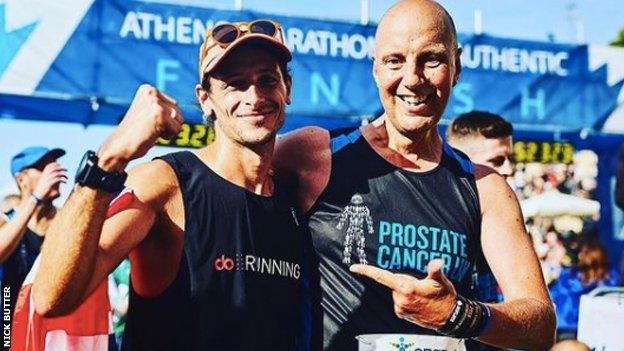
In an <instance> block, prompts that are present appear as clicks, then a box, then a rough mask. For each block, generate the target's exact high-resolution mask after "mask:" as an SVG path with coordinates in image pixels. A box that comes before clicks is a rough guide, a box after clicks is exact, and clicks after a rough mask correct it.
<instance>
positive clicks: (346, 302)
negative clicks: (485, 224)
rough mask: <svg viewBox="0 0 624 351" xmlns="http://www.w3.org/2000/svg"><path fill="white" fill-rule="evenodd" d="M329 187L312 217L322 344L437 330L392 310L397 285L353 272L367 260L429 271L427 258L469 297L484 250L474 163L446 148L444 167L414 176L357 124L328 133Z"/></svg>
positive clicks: (337, 346)
mask: <svg viewBox="0 0 624 351" xmlns="http://www.w3.org/2000/svg"><path fill="white" fill-rule="evenodd" d="M331 148H332V161H331V173H330V178H329V183H328V185H327V187H326V188H325V190H324V191H323V193H322V194H321V195H320V197H319V199H318V200H317V202H316V204H315V205H314V206H313V208H312V209H311V210H310V211H309V213H308V214H307V220H308V221H309V226H310V229H311V231H312V239H313V241H314V246H315V249H316V253H317V259H318V261H319V266H318V267H319V272H317V273H318V274H320V279H321V286H322V291H323V296H322V308H323V314H324V315H323V329H324V349H325V350H341V351H344V350H357V347H358V346H357V345H358V341H357V340H356V336H358V335H362V334H377V333H382V334H385V333H387V334H435V332H433V331H431V330H428V329H424V328H420V327H418V326H416V325H415V324H412V323H410V322H407V321H404V320H402V319H399V318H398V317H397V316H396V315H395V314H394V309H393V302H392V296H391V292H390V289H388V288H387V287H385V286H383V285H381V284H379V283H377V282H375V281H373V280H371V279H369V278H366V277H360V276H357V275H356V274H354V273H351V272H350V271H349V265H350V264H354V263H367V264H370V265H375V266H377V267H381V268H383V269H387V270H390V271H392V272H397V273H405V274H410V275H413V276H415V277H417V278H424V277H425V276H426V268H427V264H428V262H429V261H430V260H432V259H435V258H441V259H442V260H444V263H445V266H444V268H443V271H444V273H445V274H446V275H447V277H448V278H449V279H450V280H451V281H452V282H453V284H454V285H455V288H456V289H457V291H458V293H459V294H462V295H463V296H467V297H470V296H471V295H472V293H471V281H472V273H473V269H474V264H475V261H476V260H477V259H478V257H480V256H481V248H480V218H481V215H480V207H479V201H478V198H477V189H476V183H475V178H474V174H473V173H474V172H473V168H472V164H471V163H470V161H469V159H468V158H467V157H466V156H465V155H463V154H460V153H459V152H457V151H455V150H454V149H452V148H451V147H450V146H448V145H447V144H444V149H443V155H442V159H441V162H440V165H439V166H437V167H436V168H435V169H433V170H431V171H427V172H420V173H416V172H410V171H406V170H403V169H400V168H397V167H396V166H394V165H392V164H390V163H389V162H387V161H386V160H385V159H383V158H382V157H381V156H380V155H379V154H377V153H376V152H375V151H374V150H373V149H372V148H371V146H370V145H369V144H368V142H367V141H366V140H365V139H364V137H363V136H362V135H361V133H360V131H359V130H356V131H353V132H352V133H349V134H347V135H339V136H336V137H334V138H332V139H331Z"/></svg>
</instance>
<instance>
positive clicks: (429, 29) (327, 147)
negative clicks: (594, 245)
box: [275, 0, 555, 351]
mask: <svg viewBox="0 0 624 351" xmlns="http://www.w3.org/2000/svg"><path fill="white" fill-rule="evenodd" d="M460 59H461V49H460V48H459V46H458V41H457V33H456V30H455V26H454V24H453V20H452V18H451V16H450V15H449V14H448V12H447V11H446V10H445V9H444V8H443V7H442V6H441V5H440V4H438V3H437V2H435V1H428V0H402V1H398V2H397V3H396V4H395V5H393V6H392V7H391V8H390V9H389V10H388V11H387V12H386V13H385V14H384V15H383V17H382V19H381V21H380V22H379V25H378V27H377V31H376V33H375V43H374V55H373V78H374V80H375V83H376V85H377V88H378V91H379V97H380V100H381V103H382V105H383V113H382V114H381V115H380V116H379V118H378V119H376V120H374V121H373V122H372V123H370V124H368V125H365V126H362V127H361V128H359V129H358V130H355V131H353V132H351V133H348V134H346V135H344V134H343V135H338V136H336V137H334V138H331V137H330V133H329V132H328V131H327V130H324V129H321V128H316V127H308V128H304V129H302V130H298V131H295V132H293V133H291V134H287V135H285V136H284V137H282V138H280V142H279V143H278V145H277V146H276V153H275V160H276V162H277V164H276V166H275V172H276V174H278V175H279V174H280V173H281V174H286V177H288V176H290V177H293V178H294V180H295V182H296V184H298V189H299V194H298V198H299V199H300V206H301V208H302V211H303V212H304V213H305V218H306V219H307V222H308V223H309V227H310V230H311V236H312V239H313V242H314V248H315V252H316V254H317V256H318V261H319V274H320V277H321V287H322V290H323V296H322V299H323V300H322V308H323V313H324V315H323V334H324V338H323V343H324V344H323V347H324V349H325V350H340V351H352V350H358V349H359V350H363V349H375V348H382V347H383V348H384V349H385V348H389V347H390V345H392V346H393V347H394V348H397V349H400V348H405V349H407V348H408V347H411V348H413V349H421V350H423V349H431V350H434V349H438V350H441V349H444V350H465V349H466V348H467V345H465V344H466V343H465V339H477V340H479V341H481V342H484V343H487V344H491V345H494V346H498V347H503V348H513V349H522V350H546V349H548V348H550V346H551V345H552V343H553V341H554V331H555V314H554V309H553V305H552V301H551V300H550V298H549V296H548V291H547V289H546V286H545V283H544V279H543V277H542V274H541V270H540V265H539V262H538V259H537V257H536V254H535V252H534V250H533V245H532V243H531V241H530V239H529V236H528V235H527V233H526V230H525V228H524V221H523V219H522V213H521V212H520V206H519V204H518V201H517V199H516V197H515V195H514V193H513V191H512V190H511V189H510V188H509V186H508V185H507V183H506V182H505V179H504V178H503V177H501V176H500V175H498V174H496V172H494V171H493V170H491V169H488V168H486V167H483V166H481V165H476V164H473V163H472V162H470V160H469V159H468V158H467V157H466V156H465V155H463V154H462V153H459V152H456V151H455V150H454V149H453V148H452V147H450V146H449V145H448V144H446V143H444V141H443V140H442V138H441V137H440V135H439V132H438V123H439V121H440V119H441V118H442V116H443V115H444V112H445V109H446V107H447V104H448V101H449V98H450V97H451V94H452V89H453V86H455V84H457V82H458V80H459V77H460V71H461V62H460ZM481 255H484V257H485V258H486V260H487V262H488V264H489V265H490V267H491V268H492V271H493V273H494V276H495V278H496V280H497V281H498V283H499V284H500V287H501V290H502V292H503V295H504V298H505V301H504V302H502V303H483V302H482V301H478V300H477V299H475V296H474V295H473V291H472V289H471V284H472V278H473V274H472V273H473V268H474V267H475V264H476V262H477V260H478V259H479V257H480V256H481Z"/></svg>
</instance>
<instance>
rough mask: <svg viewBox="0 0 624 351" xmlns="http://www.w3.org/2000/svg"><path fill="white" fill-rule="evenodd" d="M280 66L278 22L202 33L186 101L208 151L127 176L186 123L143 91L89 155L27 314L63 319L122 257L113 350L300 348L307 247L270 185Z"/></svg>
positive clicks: (286, 95)
mask: <svg viewBox="0 0 624 351" xmlns="http://www.w3.org/2000/svg"><path fill="white" fill-rule="evenodd" d="M290 60H291V53H290V52H289V50H288V49H287V47H286V46H285V45H284V43H283V38H282V33H281V29H280V27H279V24H277V23H275V22H272V21H268V20H258V21H254V22H251V23H232V24H222V25H218V26H216V27H214V28H212V30H211V31H209V32H208V34H207V36H206V38H205V41H204V43H203V45H202V46H201V48H200V55H199V81H200V84H198V85H197V86H196V88H195V92H196V96H197V99H198V101H199V104H200V105H201V109H202V111H203V113H204V115H205V118H207V119H210V120H211V122H212V123H214V128H215V133H216V138H215V141H214V142H213V143H212V144H210V145H208V146H207V147H205V148H203V149H200V150H197V151H194V152H190V151H182V152H177V153H173V154H168V155H165V156H162V157H158V158H156V159H154V160H153V161H151V162H148V163H145V164H142V165H139V166H137V167H135V168H133V169H132V170H130V171H129V172H128V174H127V179H126V174H125V173H124V170H125V168H126V166H127V164H128V162H129V161H130V160H133V159H136V158H138V157H141V156H143V155H145V153H146V152H147V151H148V150H149V149H150V148H151V147H152V146H153V145H154V143H155V142H156V139H157V138H158V137H164V138H170V137H172V136H174V135H176V134H177V132H178V131H179V130H180V126H181V123H182V116H181V113H180V110H179V108H178V105H177V103H176V101H175V100H174V99H172V98H171V97H169V96H167V95H165V94H164V93H162V92H160V91H158V90H156V89H155V88H153V87H151V86H148V85H144V86H141V88H139V90H138V92H137V94H136V96H135V98H134V101H133V102H132V105H131V106H130V109H129V110H128V112H127V113H126V115H125V117H124V118H123V120H122V122H121V123H120V125H119V126H118V127H117V129H116V130H115V131H114V132H113V133H112V135H111V136H110V137H109V138H108V139H107V140H106V141H105V142H104V144H103V145H102V146H101V147H100V149H99V151H98V152H97V154H96V153H94V152H88V153H87V154H86V155H85V163H84V165H83V166H81V169H79V171H78V174H77V178H76V180H77V183H78V184H77V186H76V188H75V190H74V192H73V194H72V195H71V196H70V198H69V199H68V201H67V203H66V205H65V207H64V208H63V210H62V211H61V212H60V213H59V215H58V218H57V219H56V220H55V221H54V223H53V224H52V225H51V227H50V230H49V232H48V240H47V241H46V244H45V245H44V247H43V252H42V257H43V258H42V262H41V270H40V272H41V273H42V274H39V275H38V276H37V277H36V280H35V286H34V288H33V289H34V303H35V306H36V308H37V311H39V312H40V313H43V314H45V315H61V314H64V313H67V312H69V311H71V310H72V308H74V307H75V306H76V305H77V304H78V303H79V302H80V301H81V300H82V299H84V297H85V296H87V295H88V294H89V292H90V291H91V290H92V289H93V288H94V287H95V286H97V285H98V284H99V283H100V282H101V281H102V280H103V279H106V276H107V275H108V274H109V273H110V272H111V271H112V270H113V269H114V267H116V266H117V265H118V264H119V262H121V261H122V260H123V258H124V257H126V256H127V255H130V260H131V293H130V306H129V310H128V316H127V322H126V330H125V335H124V338H123V342H122V348H123V349H125V350H295V349H301V348H305V346H304V341H303V340H304V339H305V338H304V336H302V335H301V334H302V327H301V320H302V313H301V311H300V310H301V307H300V306H302V305H303V304H302V303H301V302H302V289H303V286H302V284H303V272H302V269H303V267H302V265H303V251H304V242H305V238H304V236H303V232H302V231H301V228H299V222H298V220H297V217H296V213H295V211H294V210H293V207H292V201H291V196H290V194H289V192H288V190H287V189H285V188H284V187H282V186H281V185H280V184H277V183H275V182H274V181H273V178H272V176H271V160H272V157H273V148H274V143H275V137H276V133H277V131H278V129H279V128H280V127H281V125H282V123H283V121H284V115H285V107H286V105H287V104H289V103H290V92H291V78H290V75H289V73H288V70H287V63H288V62H289V61H290ZM124 183H125V187H126V188H125V190H124V191H123V192H122V193H121V194H120V195H119V196H118V197H117V198H115V199H114V200H113V196H114V194H115V193H116V192H118V191H120V190H121V189H122V188H123V186H124ZM111 200H113V201H112V203H111ZM109 204H110V206H109ZM107 212H108V213H107ZM44 273H45V274H44Z"/></svg>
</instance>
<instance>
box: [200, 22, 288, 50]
mask: <svg viewBox="0 0 624 351" xmlns="http://www.w3.org/2000/svg"><path fill="white" fill-rule="evenodd" d="M278 32H279V33H280V34H281V27H280V24H279V23H276V22H273V21H271V20H266V19H259V20H255V21H253V22H242V23H224V24H220V25H218V26H216V27H214V28H213V29H212V31H211V33H210V35H211V36H212V38H213V39H214V41H215V42H217V43H218V44H219V45H220V46H221V47H227V46H228V45H230V44H231V43H233V42H234V41H235V40H236V39H238V38H240V37H241V36H243V35H245V34H248V33H251V34H264V35H267V36H269V37H275V36H276V35H277V33H278Z"/></svg>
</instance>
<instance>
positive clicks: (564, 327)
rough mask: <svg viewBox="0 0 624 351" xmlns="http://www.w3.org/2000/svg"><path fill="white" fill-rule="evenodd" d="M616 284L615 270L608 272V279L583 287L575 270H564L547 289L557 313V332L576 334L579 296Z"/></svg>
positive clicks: (617, 277) (617, 280)
mask: <svg viewBox="0 0 624 351" xmlns="http://www.w3.org/2000/svg"><path fill="white" fill-rule="evenodd" d="M618 282H619V276H618V273H617V271H616V270H615V269H611V270H609V279H606V280H602V281H600V282H596V283H591V284H588V285H584V284H583V282H582V280H581V274H580V273H579V271H578V269H577V268H564V269H563V270H562V271H561V275H560V276H559V279H557V280H555V281H554V282H553V283H552V284H551V285H550V287H549V290H550V296H551V298H552V300H553V302H554V304H555V311H556V313H557V331H558V332H576V330H577V328H578V318H579V304H580V301H581V295H585V294H588V293H589V292H591V291H592V290H594V289H595V288H597V287H599V286H617V285H618Z"/></svg>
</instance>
